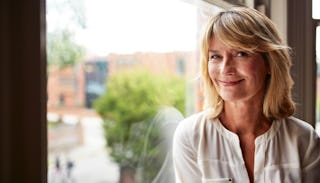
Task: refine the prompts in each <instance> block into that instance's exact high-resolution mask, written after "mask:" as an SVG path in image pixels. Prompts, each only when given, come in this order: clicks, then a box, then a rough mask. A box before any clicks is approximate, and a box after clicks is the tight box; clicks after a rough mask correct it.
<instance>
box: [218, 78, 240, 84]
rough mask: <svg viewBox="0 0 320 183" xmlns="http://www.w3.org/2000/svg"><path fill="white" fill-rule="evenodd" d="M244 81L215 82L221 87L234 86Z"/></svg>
mask: <svg viewBox="0 0 320 183" xmlns="http://www.w3.org/2000/svg"><path fill="white" fill-rule="evenodd" d="M243 80H244V79H240V80H235V81H222V80H217V82H218V83H219V84H221V85H222V86H235V85H237V84H239V83H241V82H242V81H243Z"/></svg>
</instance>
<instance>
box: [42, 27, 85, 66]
mask: <svg viewBox="0 0 320 183" xmlns="http://www.w3.org/2000/svg"><path fill="white" fill-rule="evenodd" d="M73 35H74V34H73V33H71V32H70V31H68V30H59V31H55V32H51V33H48V34H47V36H48V39H47V40H48V46H47V54H48V64H49V65H56V66H58V67H59V68H64V67H66V66H72V65H74V64H75V63H76V62H77V61H79V60H81V59H82V58H83V56H84V54H85V50H84V48H83V47H82V46H80V45H78V44H77V43H76V42H75V41H74V38H73Z"/></svg>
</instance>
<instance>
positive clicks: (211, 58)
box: [210, 55, 220, 60]
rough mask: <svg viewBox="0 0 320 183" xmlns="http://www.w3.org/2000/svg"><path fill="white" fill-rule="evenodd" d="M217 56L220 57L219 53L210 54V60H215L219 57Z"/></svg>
mask: <svg viewBox="0 0 320 183" xmlns="http://www.w3.org/2000/svg"><path fill="white" fill-rule="evenodd" d="M219 58H220V56H219V55H211V56H210V60H217V59H219Z"/></svg>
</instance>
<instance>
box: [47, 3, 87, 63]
mask: <svg viewBox="0 0 320 183" xmlns="http://www.w3.org/2000/svg"><path fill="white" fill-rule="evenodd" d="M47 10H48V11H47V20H48V21H47V25H48V32H47V58H48V65H49V66H50V65H56V66H58V67H59V68H63V67H66V66H70V65H74V64H75V63H76V62H77V61H79V60H81V59H82V58H83V56H84V54H85V49H84V47H83V46H81V45H80V44H78V43H77V42H76V41H75V39H74V36H75V32H76V31H78V30H80V29H83V28H85V27H86V18H85V9H84V1H83V0H60V1H54V0H49V1H48V3H47Z"/></svg>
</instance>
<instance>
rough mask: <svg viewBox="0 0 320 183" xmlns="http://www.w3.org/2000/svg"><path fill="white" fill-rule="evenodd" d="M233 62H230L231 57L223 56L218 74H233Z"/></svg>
mask: <svg viewBox="0 0 320 183" xmlns="http://www.w3.org/2000/svg"><path fill="white" fill-rule="evenodd" d="M234 67H235V66H234V62H233V60H232V57H231V56H225V57H223V60H222V62H221V66H220V72H221V73H222V74H232V73H234V72H235V68H234Z"/></svg>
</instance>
